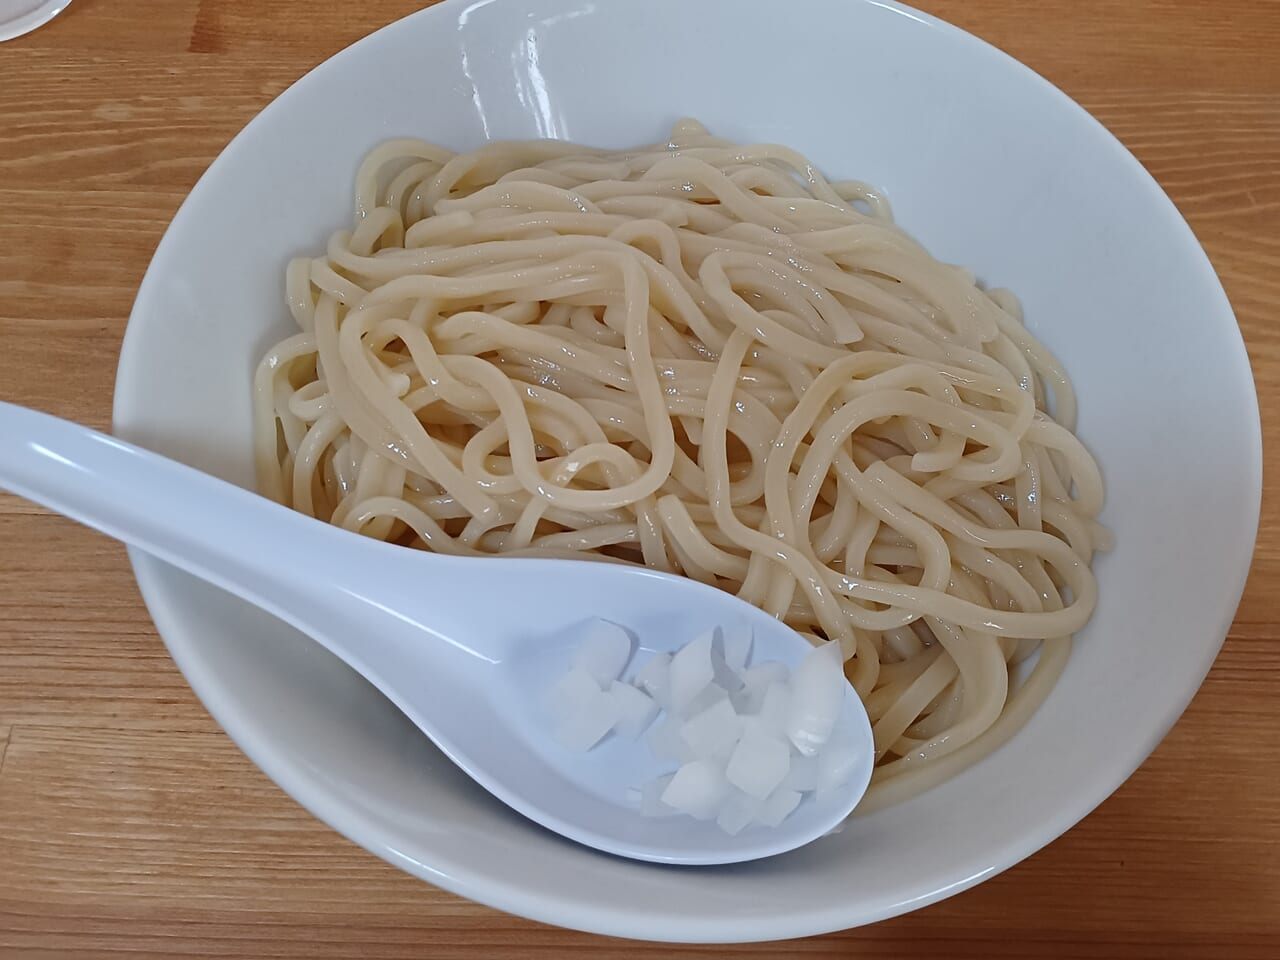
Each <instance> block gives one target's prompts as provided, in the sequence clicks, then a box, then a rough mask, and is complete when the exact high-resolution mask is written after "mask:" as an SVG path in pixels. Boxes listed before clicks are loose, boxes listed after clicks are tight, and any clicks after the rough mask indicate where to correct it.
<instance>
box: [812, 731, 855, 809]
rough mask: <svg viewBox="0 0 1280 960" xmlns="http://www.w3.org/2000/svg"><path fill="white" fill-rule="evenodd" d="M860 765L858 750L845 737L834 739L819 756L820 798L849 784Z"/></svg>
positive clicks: (818, 788) (818, 785)
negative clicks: (854, 771) (855, 769)
mask: <svg viewBox="0 0 1280 960" xmlns="http://www.w3.org/2000/svg"><path fill="white" fill-rule="evenodd" d="M857 765H858V748H857V747H856V746H854V744H853V742H852V741H850V740H847V739H845V738H844V737H833V738H832V739H831V740H829V741H828V742H827V745H826V746H825V747H823V748H822V753H821V754H820V755H819V756H818V784H817V790H818V796H820V797H821V796H822V795H823V794H825V793H826V792H827V791H828V790H835V789H836V788H838V787H843V786H844V785H845V784H846V783H848V782H849V777H850V776H851V775H852V774H853V770H854V768H855V767H856V766H857Z"/></svg>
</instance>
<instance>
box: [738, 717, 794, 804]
mask: <svg viewBox="0 0 1280 960" xmlns="http://www.w3.org/2000/svg"><path fill="white" fill-rule="evenodd" d="M790 767H791V747H790V746H789V745H788V744H786V743H785V742H783V741H782V740H781V739H780V738H778V737H768V736H764V735H762V734H758V733H748V734H745V735H744V736H743V737H742V739H741V740H739V741H738V744H737V746H735V747H734V748H733V755H732V756H730V757H729V764H728V766H727V767H726V768H725V779H727V780H728V781H729V782H730V783H731V784H733V785H734V786H735V787H737V788H738V789H739V790H741V791H742V792H743V793H745V794H746V795H747V796H749V797H753V798H755V799H756V800H764V799H766V798H767V797H768V796H769V795H770V794H771V793H773V791H774V790H776V789H777V788H778V785H779V784H781V783H782V781H783V780H784V779H785V778H786V776H787V771H788V770H789V769H790Z"/></svg>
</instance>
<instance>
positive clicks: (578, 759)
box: [0, 403, 874, 865]
mask: <svg viewBox="0 0 1280 960" xmlns="http://www.w3.org/2000/svg"><path fill="white" fill-rule="evenodd" d="M0 487H2V488H5V489H8V490H10V491H12V492H14V493H17V494H19V495H21V496H23V497H26V498H27V499H30V500H33V501H35V502H37V503H39V504H42V505H44V506H46V507H48V508H50V509H52V510H55V511H57V512H59V513H62V514H64V515H66V516H68V517H70V518H72V519H73V520H77V521H79V522H80V523H83V524H86V525H87V526H90V527H93V528H95V529H97V530H100V531H102V532H103V533H105V534H107V535H108V536H111V537H114V538H116V539H118V540H122V541H124V542H125V543H128V544H131V545H133V546H135V547H138V548H140V549H142V550H143V551H145V552H147V553H150V554H152V555H153V556H155V557H157V558H159V559H161V560H164V561H166V562H168V563H171V564H173V565H174V566H177V567H179V568H181V569H183V570H185V571H187V572H188V573H191V574H194V575H196V576H198V577H200V578H202V579H204V580H207V581H208V582H210V583H212V584H214V585H216V586H218V587H220V588H222V589H224V590H227V591H230V592H231V593H233V594H235V595H237V596H239V597H241V598H243V599H245V600H247V601H248V602H250V603H252V604H255V605H256V606H258V607H261V608H262V609H264V610H266V611H268V612H269V613H271V614H273V615H275V616H277V617H279V618H280V619H282V620H284V621H286V622H287V623H289V624H291V625H292V626H294V627H296V628H298V629H299V630H301V631H303V632H304V633H306V634H308V635H309V636H311V637H312V638H313V639H315V640H316V641H317V642H318V643H320V644H322V645H323V646H324V647H326V648H327V649H328V650H329V651H331V652H332V653H334V654H335V655H337V656H338V657H339V658H341V659H342V660H343V661H345V662H346V663H347V664H348V665H349V666H350V667H351V668H352V669H354V670H356V671H357V672H358V673H360V674H361V675H363V676H364V677H365V678H366V679H368V680H369V681H370V682H372V683H373V685H374V686H375V687H377V688H378V690H380V691H381V692H382V693H383V694H384V695H385V696H386V697H387V698H388V699H390V700H391V702H392V703H394V704H395V705H396V707H398V708H399V709H400V710H401V711H403V712H404V713H405V714H406V715H407V716H408V717H409V718H410V720H412V721H413V722H414V724H416V725H417V726H418V727H419V728H420V729H421V730H422V731H423V732H424V733H425V734H426V735H427V736H428V737H430V738H431V739H432V740H433V741H434V742H435V743H436V745H437V746H439V747H440V749H441V750H442V751H444V753H445V754H446V755H448V756H449V758H450V759H452V760H453V761H454V762H455V763H456V764H458V766H460V767H461V768H462V769H463V770H464V771H465V772H466V773H467V774H469V775H470V776H471V777H472V778H474V779H475V780H476V781H477V782H478V783H480V784H481V785H482V786H483V787H485V788H486V789H487V790H489V792H491V793H492V794H494V796H496V797H498V798H499V799H501V800H502V801H504V802H505V803H507V804H508V805H509V806H511V807H512V808H514V809H515V810H517V811H519V812H520V813H522V814H524V815H525V816H526V817H528V818H530V819H531V820H534V821H536V822H537V823H540V824H542V825H543V826H544V827H547V828H548V829H550V830H554V831H555V832H557V833H560V834H562V835H564V836H566V837H569V838H571V839H573V840H576V841H578V842H579V843H583V844H586V845H587V846H591V847H595V848H597V849H600V850H604V851H607V852H609V853H613V854H618V855H621V856H625V857H631V858H635V859H640V860H649V861H655V862H659V863H670V864H690V865H693V864H716V863H735V862H740V861H746V860H754V859H758V858H761V857H767V856H772V855H774V854H778V853H783V852H785V851H787V850H792V849H795V848H797V847H800V846H802V845H804V844H806V843H809V842H810V841H812V840H814V839H816V838H818V837H820V836H822V835H824V834H826V833H828V832H829V831H831V830H832V829H833V828H834V827H836V826H837V825H838V824H839V823H840V822H841V821H842V820H843V819H844V818H845V817H846V816H848V814H849V813H850V812H851V811H852V810H853V808H854V806H855V805H856V804H857V802H858V801H859V800H860V799H861V797H862V794H863V793H864V792H865V790H866V787H867V783H868V781H869V778H870V773H871V764H872V759H873V756H874V750H873V746H872V740H871V729H870V724H869V721H868V719H867V714H866V711H865V710H864V709H863V706H862V703H861V701H860V699H859V698H858V696H857V694H856V693H855V692H854V691H853V689H852V688H851V687H850V686H849V685H848V683H847V682H846V683H844V685H843V699H842V701H841V702H840V707H839V713H838V716H837V719H836V727H835V734H838V735H839V736H841V737H842V738H844V742H846V743H849V742H852V743H854V744H856V746H857V748H858V756H859V757H860V758H861V759H860V760H859V761H858V765H857V769H856V770H855V771H854V773H853V774H852V775H851V776H850V777H849V778H848V780H847V781H846V782H845V783H844V784H843V785H841V786H838V787H836V788H833V789H831V790H828V791H825V792H824V793H822V794H821V795H819V796H817V797H816V798H815V799H813V800H812V801H810V802H806V803H804V804H802V805H801V806H799V807H798V808H796V810H795V812H794V813H793V814H791V815H790V816H789V817H787V818H786V819H785V820H783V822H782V823H781V824H779V825H778V826H776V827H771V828H756V829H751V830H746V831H743V832H742V833H740V834H738V835H736V836H730V835H728V834H726V833H725V832H724V831H722V830H720V829H719V828H718V827H717V826H716V824H715V823H711V822H708V821H705V820H696V819H693V818H691V817H688V816H671V817H656V818H655V817H647V816H643V815H642V813H641V811H640V810H639V809H637V808H636V806H635V804H634V802H633V801H631V800H630V796H631V795H632V791H633V790H634V788H636V787H639V786H641V784H642V783H643V782H644V781H645V780H647V779H649V778H650V777H651V776H654V775H656V774H657V773H659V772H661V767H660V765H659V762H658V761H657V760H656V759H655V758H654V757H653V756H652V754H651V753H650V751H649V749H648V746H647V745H646V744H645V743H644V742H643V741H639V740H637V741H634V742H630V743H621V742H618V743H612V742H611V743H609V744H607V746H608V749H607V750H601V751H599V752H598V754H597V752H595V751H593V752H588V753H581V752H573V751H570V750H568V749H566V748H565V747H564V746H563V745H562V744H561V743H560V742H558V741H557V740H556V738H555V737H554V736H553V735H552V725H551V723H550V722H549V720H548V719H547V717H546V713H545V711H546V706H545V699H544V698H545V693H546V691H547V690H548V689H549V688H551V687H552V686H554V684H555V682H556V679H557V678H558V677H560V676H562V675H563V674H564V672H565V671H566V669H568V667H569V663H570V660H571V658H572V654H573V645H574V642H575V636H576V635H577V634H578V633H580V629H581V625H582V624H583V623H585V622H589V621H592V620H593V619H602V620H606V621H611V622H613V623H615V624H618V625H620V626H622V627H624V628H625V629H626V630H627V631H628V632H630V633H631V634H633V635H634V636H635V637H636V638H638V650H639V653H638V654H637V656H639V655H640V654H641V653H646V654H653V653H654V652H670V651H672V650H674V649H675V648H676V647H677V646H679V645H680V644H682V643H683V642H685V641H688V640H689V639H690V638H692V637H694V636H695V635H697V634H699V633H700V632H704V631H707V630H711V629H715V628H716V627H720V626H724V625H727V624H745V625H749V626H750V628H751V630H752V633H753V635H754V656H755V659H756V660H773V661H777V662H779V663H781V664H783V665H784V666H785V667H788V668H791V669H794V668H796V667H797V666H798V665H799V663H800V662H801V660H802V659H803V658H804V657H805V654H806V653H808V652H810V651H811V650H812V649H813V648H812V646H811V645H810V644H809V642H808V641H806V640H805V639H804V638H803V637H801V636H800V635H799V634H797V633H795V631H793V630H792V629H791V628H789V627H787V626H786V625H785V624H783V623H781V622H780V621H778V620H776V619H775V618H773V617H771V616H769V615H768V614H766V613H765V612H764V611H762V610H760V609H758V608H756V607H753V606H751V605H750V604H748V603H746V602H745V601H742V600H739V599H738V598H737V597H734V596H732V595H731V594H728V593H725V592H724V591H721V590H717V589H716V588H714V587H711V586H708V585H706V584H702V583H698V582H696V581H694V580H689V579H687V578H684V577H678V576H673V575H670V574H664V573H657V572H654V571H651V570H647V569H645V568H642V567H636V566H629V565H621V564H610V563H590V562H582V561H575V560H555V559H530V558H502V557H494V558H471V557H454V556H445V555H441V554H434V553H430V552H427V551H421V550H411V549H406V548H404V547H401V546H396V545H393V544H388V543H383V542H381V541H378V540H373V539H371V538H368V537H362V536H359V535H357V534H354V533H350V532H348V531H345V530H341V529H338V528H336V527H333V526H330V525H328V524H325V523H322V522H321V521H319V520H316V519H314V518H311V517H307V516H304V515H303V514H300V513H296V512H295V511H292V510H290V509H288V508H286V507H284V506H282V505H280V504H277V503H275V502H273V501H271V500H268V499H266V498H264V497H261V496H258V495H257V494H254V493H251V492H250V491H248V490H244V489H242V488H240V487H237V486H235V485H233V484H230V483H227V482H225V481H223V480H219V479H217V478H216V477H213V476H210V475H208V474H205V473H202V472H200V471H198V470H194V469H192V468H190V467H187V466H185V465H183V464H180V463H177V462H176V461H173V460H169V459H166V458H164V457H161V456H159V455H158V454H155V453H152V452H150V451H147V450H144V449H142V448H140V447H136V446H133V445H131V444H128V443H125V442H124V441H121V440H118V439H116V438H114V437H111V436H109V435H106V434H102V433H98V432H96V431H93V430H90V429H88V428H86V427H82V426H80V425H78V424H75V423H72V422H70V421H67V420H62V419H59V418H57V417H53V416H49V415H48V414H43V413H39V412H37V411H34V410H30V409H27V408H25V407H20V406H15V405H12V404H8V403H0ZM423 802H424V803H426V802H429V798H427V797H424V798H423Z"/></svg>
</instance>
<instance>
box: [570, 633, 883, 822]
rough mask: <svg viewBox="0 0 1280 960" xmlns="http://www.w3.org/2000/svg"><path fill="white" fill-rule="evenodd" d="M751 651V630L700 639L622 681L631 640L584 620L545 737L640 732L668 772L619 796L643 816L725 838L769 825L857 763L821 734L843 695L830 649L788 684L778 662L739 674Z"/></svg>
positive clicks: (850, 747) (813, 656)
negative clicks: (704, 828) (689, 824)
mask: <svg viewBox="0 0 1280 960" xmlns="http://www.w3.org/2000/svg"><path fill="white" fill-rule="evenodd" d="M751 647H752V634H751V630H750V627H747V626H742V625H740V626H739V627H737V628H734V629H730V630H725V631H723V632H722V631H720V630H718V629H717V630H711V631H708V632H706V633H703V634H700V635H699V636H697V637H695V638H694V639H693V640H691V641H690V642H689V643H687V644H686V645H685V646H683V647H681V648H680V649H678V650H676V651H675V652H674V653H673V654H668V653H657V654H654V655H653V656H651V657H649V658H648V660H646V661H645V663H644V665H643V666H642V667H641V668H640V669H639V670H638V671H636V673H635V675H634V677H632V678H631V679H630V681H624V680H622V679H621V677H622V675H623V671H624V670H625V669H626V667H627V664H628V662H629V661H630V659H631V656H632V641H631V636H630V634H628V633H627V632H626V631H625V630H622V629H621V628H620V627H617V626H616V625H614V624H611V623H607V622H605V621H602V620H600V621H595V622H594V623H593V624H592V625H591V628H590V630H588V632H587V635H586V638H585V640H584V641H583V643H582V646H581V648H580V649H579V650H578V651H576V653H575V655H574V658H573V666H572V667H571V668H570V670H569V671H568V672H567V673H565V674H564V676H562V677H560V679H559V680H558V681H557V682H556V684H555V686H554V687H553V688H552V691H551V695H552V704H551V706H552V714H553V716H554V717H555V720H556V726H555V735H556V738H557V739H558V740H559V741H560V743H562V744H564V745H565V746H566V747H568V748H570V749H573V750H589V749H590V748H591V747H593V746H595V745H596V744H597V743H599V742H600V741H601V740H602V739H604V738H605V737H606V736H608V735H609V733H610V732H613V733H616V734H617V735H618V736H620V737H630V738H635V737H638V736H640V735H641V734H642V733H645V734H646V739H647V741H648V743H649V747H650V749H651V750H652V751H653V755H654V756H655V757H656V758H657V759H659V760H662V761H665V762H669V763H671V764H673V765H677V764H678V765H679V767H678V769H677V770H676V771H675V772H674V773H671V774H667V775H666V776H662V777H659V778H657V779H656V780H652V781H650V782H649V783H646V784H644V785H643V786H642V787H641V788H640V789H638V790H629V791H628V792H627V798H628V802H630V803H632V804H633V805H635V806H638V807H639V809H640V812H641V814H642V815H644V816H648V817H667V816H676V815H688V816H692V817H695V818H696V819H699V820H714V821H715V822H716V823H717V824H718V825H719V827H720V829H722V830H724V831H725V832H726V833H728V834H730V835H736V834H738V833H739V832H741V831H742V830H746V829H748V828H750V827H752V826H765V827H776V826H778V825H780V824H781V823H782V822H783V821H784V820H786V818H787V817H788V816H790V815H791V813H792V811H794V810H795V809H796V807H797V806H799V805H800V803H801V802H802V799H803V795H804V794H806V793H814V792H816V794H817V796H818V797H819V798H821V797H822V796H823V794H824V793H827V792H829V791H831V790H835V789H838V788H839V787H840V786H842V785H843V784H845V783H848V781H849V777H850V776H851V775H852V773H853V770H854V769H855V768H856V767H857V764H858V760H859V757H860V754H859V751H858V748H857V746H856V744H855V743H854V741H852V740H849V739H847V738H845V737H834V738H833V736H832V731H833V730H834V729H835V724H836V721H837V719H838V718H839V714H840V709H841V706H842V704H843V697H844V695H845V688H846V687H847V683H846V681H845V678H844V671H843V664H842V657H841V655H840V648H839V646H838V645H837V644H834V643H828V644H824V645H822V646H820V647H816V648H815V649H814V650H812V651H810V652H809V653H808V654H806V655H805V657H804V659H802V660H801V662H800V665H799V666H798V667H797V669H796V671H795V674H794V676H793V675H792V673H791V671H789V670H788V669H787V668H786V667H785V666H784V665H783V664H780V663H773V662H764V663H758V664H755V665H753V666H750V667H748V666H747V662H748V659H749V657H750V652H751ZM660 710H661V711H663V713H664V715H663V717H662V718H661V721H660V722H658V723H656V724H655V723H654V720H655V719H656V718H657V717H658V713H659V711H660ZM646 731H647V733H646Z"/></svg>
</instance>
